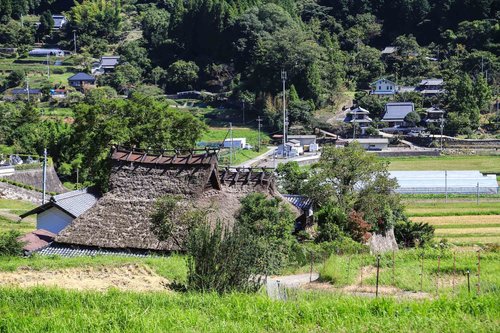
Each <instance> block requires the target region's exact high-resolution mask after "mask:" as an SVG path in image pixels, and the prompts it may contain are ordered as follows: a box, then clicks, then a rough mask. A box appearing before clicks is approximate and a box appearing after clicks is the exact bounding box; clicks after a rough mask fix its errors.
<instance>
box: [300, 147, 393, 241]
mask: <svg viewBox="0 0 500 333" xmlns="http://www.w3.org/2000/svg"><path fill="white" fill-rule="evenodd" d="M306 186H307V191H308V194H309V195H310V196H311V197H312V198H313V199H314V201H315V202H316V203H317V204H318V205H319V206H320V207H323V206H326V205H329V204H333V205H335V206H336V207H338V208H339V209H340V210H342V211H343V212H344V213H345V214H346V215H350V217H349V218H348V221H350V223H351V227H350V228H351V229H350V232H351V236H353V237H355V238H359V237H362V236H363V232H362V230H364V229H366V226H365V223H367V224H368V225H369V228H368V230H372V231H385V230H386V229H388V228H390V227H391V226H392V225H393V224H394V222H395V220H396V219H397V217H399V216H401V215H402V213H401V211H402V207H401V204H400V200H399V197H398V196H397V195H396V194H395V193H394V189H395V188H396V187H397V182H396V180H395V179H392V178H389V173H388V171H387V164H386V163H385V162H381V161H378V160H377V158H376V156H374V155H373V154H369V153H367V152H366V151H365V150H364V149H363V148H362V147H361V146H360V145H359V144H357V143H356V142H354V143H351V144H349V145H348V146H347V147H346V148H344V149H339V148H333V147H325V148H323V152H322V154H321V159H320V161H319V162H318V164H316V165H315V166H314V167H313V170H312V175H311V177H310V178H309V179H308V181H307V183H306Z"/></svg>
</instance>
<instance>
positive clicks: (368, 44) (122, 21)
mask: <svg viewBox="0 0 500 333" xmlns="http://www.w3.org/2000/svg"><path fill="white" fill-rule="evenodd" d="M499 8H500V2H499V1H498V0H439V1H437V0H419V1H414V0H359V1H352V0H275V1H263V0H244V1H234V0H187V1H185V0H158V1H147V0H82V1H74V2H72V1H63V0H19V1H17V0H16V1H14V0H0V45H1V47H3V48H16V50H17V51H16V54H15V55H14V56H15V57H21V58H22V57H23V56H24V55H26V54H27V52H28V51H29V50H31V49H32V48H33V47H34V46H35V45H40V46H42V47H58V48H60V49H62V50H67V51H71V52H73V50H75V51H76V54H73V55H72V58H71V59H72V61H73V62H74V64H75V65H76V66H77V67H78V68H79V70H81V71H83V72H88V73H90V70H91V64H92V62H93V61H96V60H98V59H99V57H100V56H102V55H119V56H120V64H119V65H118V66H117V67H116V69H115V71H114V72H113V73H110V74H109V75H102V76H99V77H98V82H97V83H98V86H99V87H101V88H98V91H96V92H95V93H93V94H91V95H90V96H89V95H86V96H85V97H84V98H83V97H81V96H73V95H71V96H69V97H71V98H73V97H74V101H75V102H74V103H72V102H71V101H72V99H71V98H70V99H67V100H66V104H67V107H69V108H71V109H72V112H73V115H74V119H73V120H72V125H69V124H67V123H64V122H61V121H60V120H58V119H46V118H43V117H38V116H37V114H36V105H35V106H33V105H29V104H27V105H25V106H13V105H7V104H5V105H0V108H2V109H4V110H3V111H2V112H1V113H2V116H1V119H0V122H1V124H0V126H2V127H3V128H4V129H5V130H4V131H2V133H1V135H2V144H5V145H7V146H15V147H16V151H21V152H30V153H34V152H36V153H39V154H40V153H41V148H42V147H44V146H47V145H49V146H52V147H49V149H50V148H51V154H52V155H53V157H54V159H55V161H56V162H57V163H59V164H60V163H62V162H65V163H73V162H74V161H75V160H76V161H77V162H78V161H79V159H78V156H84V157H85V161H86V162H85V163H87V168H86V170H88V173H89V177H90V174H91V173H92V171H91V170H92V167H91V165H92V163H94V162H95V161H97V160H98V157H99V156H102V154H103V153H102V151H99V153H98V152H93V151H92V152H91V151H90V150H92V147H89V146H88V145H87V143H88V142H99V143H102V145H101V146H100V147H106V145H109V144H110V143H114V142H120V143H127V144H135V145H138V146H142V147H153V148H154V147H155V146H158V145H160V144H161V145H163V146H164V147H173V146H175V145H178V144H179V142H177V141H178V138H176V137H175V136H169V137H162V138H156V137H155V136H150V135H149V136H148V135H147V134H145V133H156V132H155V131H157V130H158V129H161V128H172V126H174V125H175V124H176V121H177V120H178V121H179V124H181V125H179V126H181V127H179V130H180V131H182V133H184V135H185V138H186V139H185V140H184V141H183V142H181V143H182V145H185V146H189V145H193V144H194V142H195V141H196V140H197V139H199V136H200V133H202V132H203V130H204V126H203V125H200V124H201V121H203V119H201V121H200V119H195V118H197V117H195V116H191V115H187V114H185V115H181V112H180V111H177V110H169V111H167V110H164V111H160V109H162V108H164V109H168V103H167V102H164V101H163V102H162V101H158V100H153V99H151V98H149V97H148V96H144V95H154V94H156V95H158V94H159V95H161V94H175V93H176V92H179V91H188V90H198V91H208V92H211V93H214V94H211V95H209V97H208V98H207V99H206V100H205V101H204V102H206V103H208V104H211V105H214V106H215V107H221V106H223V107H224V108H226V109H227V108H230V109H235V110H240V109H244V110H245V112H246V114H247V119H249V120H252V119H255V118H256V117H257V116H261V117H263V118H264V119H265V123H266V125H267V128H268V130H269V132H273V131H279V130H280V129H281V126H282V123H283V119H282V112H281V109H282V95H281V94H282V92H281V89H282V80H281V72H282V71H286V73H287V81H286V98H287V109H288V115H289V119H288V120H289V125H290V128H293V127H299V128H303V129H304V130H305V131H311V130H312V129H313V128H315V127H328V126H331V124H324V123H322V120H321V118H320V117H317V115H318V114H321V113H324V112H328V111H332V110H333V111H335V110H339V108H341V107H342V106H343V105H346V104H348V103H349V102H350V101H352V100H356V102H357V103H359V105H361V106H363V107H365V108H367V109H369V110H370V112H371V117H372V118H373V119H374V120H375V124H377V121H380V119H381V116H382V113H383V111H384V104H385V103H386V102H387V101H388V99H387V98H384V97H382V98H380V97H377V96H373V95H370V94H369V93H368V91H369V89H370V83H371V82H373V81H375V80H377V79H378V78H381V77H384V78H388V79H391V80H393V81H394V82H397V83H398V84H399V85H401V86H407V85H416V84H417V83H418V82H419V81H420V80H422V79H424V78H433V77H437V78H443V79H444V82H445V89H446V93H445V94H441V95H439V96H433V97H423V96H421V95H419V94H418V93H415V92H408V93H400V94H398V95H397V96H395V99H396V100H397V101H412V102H414V103H415V106H416V109H417V110H420V111H422V110H424V108H426V107H430V106H432V105H439V106H440V107H442V108H444V109H445V110H446V111H447V115H446V117H447V121H446V126H445V133H446V134H449V135H469V136H470V135H476V134H484V133H490V134H493V135H496V134H495V133H498V132H497V131H498V128H499V122H498V113H495V112H494V110H495V108H496V107H497V105H494V104H495V96H496V94H497V93H498V82H499V79H500V77H499V73H500V72H499V70H500V61H499V59H498V54H499V50H500V39H499V36H500V25H499V22H498V19H499ZM53 14H63V15H64V16H65V17H66V19H67V23H66V24H65V25H64V26H63V27H62V28H61V29H54V20H53V19H52V15H53ZM36 22H38V23H37V24H35V23H36ZM75 40H76V43H75ZM387 46H394V47H395V48H396V51H395V52H393V53H391V54H388V55H386V56H382V55H381V50H382V49H384V48H385V47H387ZM11 56H12V55H2V57H11ZM3 74H4V75H2V82H1V85H2V91H4V90H6V89H9V88H13V87H22V86H23V85H24V78H25V76H26V75H27V74H28V73H23V72H19V71H17V70H16V71H9V70H3ZM44 87H45V88H44ZM44 87H42V88H44V89H52V88H57V87H53V86H48V87H47V86H44ZM134 93H135V94H136V98H135V99H132V100H113V98H115V97H116V96H117V95H122V96H123V95H125V96H132V95H133V94H134ZM141 99H145V100H147V103H144V102H143V101H142V102H141ZM162 103H163V104H162ZM137 109H141V110H142V111H140V112H138V113H137V112H136V113H135V114H132V112H135V111H131V110H137ZM117 110H118V111H117ZM149 110H153V111H152V112H151V113H148V112H149ZM173 114H175V117H174V118H172V117H171V115H173ZM155 117H160V118H159V119H163V120H164V121H163V122H162V121H160V122H158V123H154V124H153V123H151V121H152V119H158V118H155ZM198 118H199V117H198ZM186 119H192V120H193V122H191V121H187V120H186ZM42 120H43V121H42ZM73 121H74V123H73ZM39 122H43V125H39V124H38V123H39ZM95 124H99V126H101V127H102V128H100V127H99V126H94V125H95ZM128 125H130V126H128ZM127 126H128V127H127ZM98 127H99V128H98ZM145 128H146V129H147V130H148V131H151V132H147V131H146V132H142V133H141V130H144V129H145ZM107 129H108V130H109V131H107ZM111 129H113V130H111ZM115 129H119V130H116V131H115ZM176 140H177V141H176ZM181 141H182V140H181ZM188 141H189V142H188ZM68 147H69V148H68ZM93 159H94V160H95V161H94V160H93ZM89 161H91V162H89ZM96 163H97V162H96ZM90 178H92V177H90Z"/></svg>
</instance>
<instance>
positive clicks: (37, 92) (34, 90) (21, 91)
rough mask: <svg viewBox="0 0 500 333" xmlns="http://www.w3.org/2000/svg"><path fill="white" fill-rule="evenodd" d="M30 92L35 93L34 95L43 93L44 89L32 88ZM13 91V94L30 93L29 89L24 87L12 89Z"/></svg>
mask: <svg viewBox="0 0 500 333" xmlns="http://www.w3.org/2000/svg"><path fill="white" fill-rule="evenodd" d="M29 92H30V94H33V95H36V94H41V93H42V91H41V90H40V89H30V90H29ZM11 93H12V94H13V95H27V94H28V90H27V89H23V88H19V89H12V90H11Z"/></svg>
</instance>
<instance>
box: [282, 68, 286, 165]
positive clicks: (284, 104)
mask: <svg viewBox="0 0 500 333" xmlns="http://www.w3.org/2000/svg"><path fill="white" fill-rule="evenodd" d="M286 79H287V75H286V71H285V70H284V69H282V70H281V80H282V82H283V158H285V157H286V151H285V149H286V123H287V121H286V91H285V88H286Z"/></svg>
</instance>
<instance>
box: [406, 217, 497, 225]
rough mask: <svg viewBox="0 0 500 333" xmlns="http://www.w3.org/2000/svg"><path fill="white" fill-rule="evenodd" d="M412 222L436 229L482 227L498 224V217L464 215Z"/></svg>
mask: <svg viewBox="0 0 500 333" xmlns="http://www.w3.org/2000/svg"><path fill="white" fill-rule="evenodd" d="M411 220H412V221H413V222H425V223H429V224H431V225H433V226H435V227H436V228H438V227H441V226H444V225H455V224H456V225H468V227H470V226H471V225H474V226H475V225H483V224H500V215H477V216H476V215H472V216H471V215H466V216H419V217H412V218H411Z"/></svg>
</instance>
